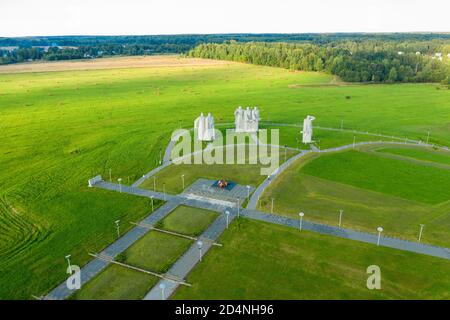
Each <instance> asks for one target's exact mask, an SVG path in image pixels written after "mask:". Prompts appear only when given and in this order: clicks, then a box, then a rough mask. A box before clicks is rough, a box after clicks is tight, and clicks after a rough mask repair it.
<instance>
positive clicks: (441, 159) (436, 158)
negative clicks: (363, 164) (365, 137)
mask: <svg viewBox="0 0 450 320" xmlns="http://www.w3.org/2000/svg"><path fill="white" fill-rule="evenodd" d="M376 151H377V152H382V153H388V154H393V155H397V156H402V157H408V158H412V159H417V160H423V161H430V162H436V163H442V164H446V165H450V152H449V151H438V150H432V149H427V150H424V149H422V148H420V149H419V148H394V147H390V148H380V149H377V150H376Z"/></svg>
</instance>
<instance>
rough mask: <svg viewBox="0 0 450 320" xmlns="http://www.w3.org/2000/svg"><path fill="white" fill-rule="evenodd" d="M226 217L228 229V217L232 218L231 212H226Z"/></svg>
mask: <svg viewBox="0 0 450 320" xmlns="http://www.w3.org/2000/svg"><path fill="white" fill-rule="evenodd" d="M225 216H226V218H227V229H228V217H229V216H230V211H228V210H226V211H225Z"/></svg>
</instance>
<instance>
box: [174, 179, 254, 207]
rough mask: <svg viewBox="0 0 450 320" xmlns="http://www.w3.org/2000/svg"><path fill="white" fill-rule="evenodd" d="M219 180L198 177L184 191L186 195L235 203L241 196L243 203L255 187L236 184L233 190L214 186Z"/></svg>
mask: <svg viewBox="0 0 450 320" xmlns="http://www.w3.org/2000/svg"><path fill="white" fill-rule="evenodd" d="M216 181H217V180H209V179H198V180H197V181H195V182H194V183H193V184H191V185H190V186H189V187H188V188H187V189H186V190H185V191H184V192H183V194H185V195H190V194H191V195H195V196H200V197H203V198H210V199H217V200H222V201H229V202H233V203H235V202H236V201H237V199H238V198H239V199H240V201H241V203H242V202H243V200H244V199H246V198H247V195H248V194H252V192H253V190H255V188H254V187H252V186H250V190H247V186H243V185H240V184H236V185H235V186H234V187H233V188H232V189H231V190H227V189H221V188H219V187H216V186H214V184H215V182H216Z"/></svg>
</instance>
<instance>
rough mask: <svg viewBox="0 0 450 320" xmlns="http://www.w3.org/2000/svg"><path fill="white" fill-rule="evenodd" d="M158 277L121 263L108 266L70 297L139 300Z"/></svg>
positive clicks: (77, 298) (79, 298)
mask: <svg viewBox="0 0 450 320" xmlns="http://www.w3.org/2000/svg"><path fill="white" fill-rule="evenodd" d="M157 281H158V278H157V277H154V276H151V275H148V274H145V273H143V272H139V271H136V270H132V269H128V268H125V267H122V266H119V265H110V266H108V267H106V269H105V270H103V271H102V272H101V273H100V274H98V275H97V276H96V277H95V278H93V279H92V280H91V281H89V282H88V283H86V284H85V285H84V286H83V287H81V289H80V290H78V291H75V293H74V294H73V295H72V296H71V297H70V299H75V300H139V299H142V298H143V297H144V296H145V294H146V293H147V292H148V291H149V290H150V289H151V288H152V287H153V286H154V285H155V284H156V283H157Z"/></svg>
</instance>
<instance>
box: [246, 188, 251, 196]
mask: <svg viewBox="0 0 450 320" xmlns="http://www.w3.org/2000/svg"><path fill="white" fill-rule="evenodd" d="M250 188H251V187H250V186H247V198H250Z"/></svg>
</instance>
